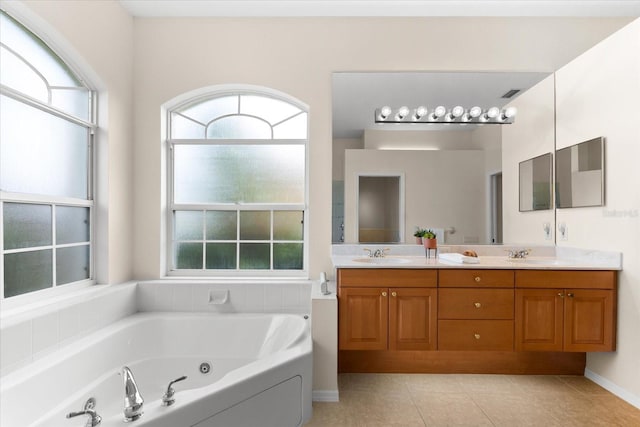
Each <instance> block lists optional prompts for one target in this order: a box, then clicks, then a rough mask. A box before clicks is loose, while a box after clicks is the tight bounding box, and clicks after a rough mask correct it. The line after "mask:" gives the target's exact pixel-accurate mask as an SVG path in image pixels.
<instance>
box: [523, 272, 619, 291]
mask: <svg viewBox="0 0 640 427" xmlns="http://www.w3.org/2000/svg"><path fill="white" fill-rule="evenodd" d="M615 283H616V272H615V271H585V270H581V271H576V270H518V271H516V287H518V288H546V289H549V288H552V289H555V288H565V289H569V288H579V289H613V288H614V287H615Z"/></svg>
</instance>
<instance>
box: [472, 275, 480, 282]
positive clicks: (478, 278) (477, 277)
mask: <svg viewBox="0 0 640 427" xmlns="http://www.w3.org/2000/svg"><path fill="white" fill-rule="evenodd" d="M473 280H475V281H476V283H480V280H482V279H481V278H480V276H476V277H474V278H473Z"/></svg>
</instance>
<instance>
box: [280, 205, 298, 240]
mask: <svg viewBox="0 0 640 427" xmlns="http://www.w3.org/2000/svg"><path fill="white" fill-rule="evenodd" d="M303 214H304V213H303V212H302V211H275V212H274V213H273V239H274V240H302V237H303V229H304V221H303V218H304V216H303Z"/></svg>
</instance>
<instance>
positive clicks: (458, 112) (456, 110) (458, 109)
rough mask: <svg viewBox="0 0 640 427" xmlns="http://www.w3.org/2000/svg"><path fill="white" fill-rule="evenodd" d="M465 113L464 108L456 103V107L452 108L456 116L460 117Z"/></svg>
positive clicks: (452, 112)
mask: <svg viewBox="0 0 640 427" xmlns="http://www.w3.org/2000/svg"><path fill="white" fill-rule="evenodd" d="M463 114H464V108H462V107H461V106H459V105H456V106H455V107H453V109H451V115H452V116H453V117H455V118H458V117H460V116H462V115H463Z"/></svg>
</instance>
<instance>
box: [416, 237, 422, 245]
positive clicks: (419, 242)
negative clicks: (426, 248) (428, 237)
mask: <svg viewBox="0 0 640 427" xmlns="http://www.w3.org/2000/svg"><path fill="white" fill-rule="evenodd" d="M421 244H422V237H416V245H421Z"/></svg>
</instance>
